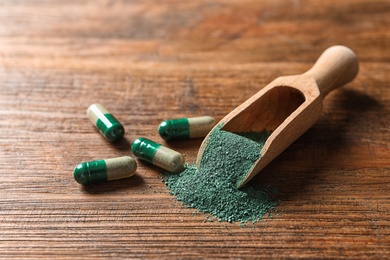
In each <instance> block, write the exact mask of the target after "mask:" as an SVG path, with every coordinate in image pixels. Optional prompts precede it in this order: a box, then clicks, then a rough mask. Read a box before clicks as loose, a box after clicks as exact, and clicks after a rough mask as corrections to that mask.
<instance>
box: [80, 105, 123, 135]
mask: <svg viewBox="0 0 390 260" xmlns="http://www.w3.org/2000/svg"><path fill="white" fill-rule="evenodd" d="M87 115H88V117H89V119H90V120H91V122H92V124H94V125H95V126H96V128H97V129H98V130H99V132H100V133H102V135H103V136H104V137H105V138H106V139H107V140H108V141H110V142H115V141H118V140H120V139H121V138H122V137H123V135H124V134H125V129H124V128H123V126H122V124H121V123H119V121H118V120H117V119H116V118H115V117H114V116H113V115H112V114H110V112H108V111H107V109H105V108H104V107H103V106H102V105H100V104H92V105H90V106H89V108H88V110H87Z"/></svg>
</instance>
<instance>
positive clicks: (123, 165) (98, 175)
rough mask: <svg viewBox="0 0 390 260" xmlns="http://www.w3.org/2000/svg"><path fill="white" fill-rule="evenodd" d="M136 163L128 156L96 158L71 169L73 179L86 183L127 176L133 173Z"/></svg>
mask: <svg viewBox="0 0 390 260" xmlns="http://www.w3.org/2000/svg"><path fill="white" fill-rule="evenodd" d="M136 170H137V163H136V162H135V160H134V159H133V158H131V157H130V156H123V157H118V158H111V159H105V160H96V161H91V162H83V163H80V164H78V165H77V166H76V167H75V168H74V171H73V177H74V178H75V180H76V181H77V182H78V183H80V184H82V185H87V184H91V183H99V182H107V181H113V180H119V179H124V178H128V177H131V176H133V175H134V173H135V171H136Z"/></svg>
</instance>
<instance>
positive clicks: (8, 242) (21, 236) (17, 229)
mask: <svg viewBox="0 0 390 260" xmlns="http://www.w3.org/2000/svg"><path fill="white" fill-rule="evenodd" d="M389 12H390V3H389V2H388V1H385V0H378V1H369V0H356V1H354V0H349V1H335V0H327V1H280V0H277V1H254V0H247V1H222V0H220V1H179V0H170V1H156V0H148V1H108V0H107V1H103V0H95V1H59V0H52V1H44V0H28V1H14V0H8V1H7V0H3V1H0V167H1V174H0V230H1V235H0V250H1V254H0V258H4V259H9V258H48V259H52V258H79V259H84V258H111V257H116V258H205V257H208V258H217V257H218V258H222V257H227V258H238V257H243V258H253V257H258V258H271V257H272V258H298V257H302V258H355V259H368V258H371V259H384V258H389V257H390V239H389V237H390V214H389V212H390V195H389V190H390V176H389V169H390V167H389V161H390V148H389V143H390V142H389V141H390V133H389V129H390V128H389V122H390V94H389V82H390V76H389V75H390V52H389V46H390V34H389V30H388V28H389V26H390V18H389V16H388V14H389ZM334 44H344V45H347V46H349V47H350V48H352V49H353V50H355V51H356V53H357V55H358V57H359V59H360V61H361V66H360V72H359V75H358V77H357V78H356V80H355V81H353V82H352V83H350V84H349V85H348V86H346V87H345V88H343V89H340V90H337V91H335V92H334V93H331V94H330V95H329V96H328V97H327V98H326V100H325V106H324V115H323V117H322V119H321V120H320V121H319V122H318V124H316V125H315V126H314V127H313V128H311V129H310V130H309V131H308V132H307V133H306V134H305V135H304V136H302V137H301V138H300V139H299V140H297V141H296V142H295V143H294V144H293V145H292V146H291V147H290V148H289V149H287V150H286V151H285V152H284V153H283V154H282V155H280V156H279V157H278V158H277V159H276V160H275V161H274V162H273V163H272V164H270V165H269V166H268V167H267V168H266V169H265V170H264V171H263V173H262V174H260V175H258V176H257V177H256V178H255V179H254V180H253V181H255V182H259V183H260V182H262V183H267V184H270V185H272V186H273V187H276V188H278V190H279V195H278V196H279V198H280V199H281V203H280V204H279V205H278V206H277V207H276V208H275V210H274V212H272V213H271V215H272V216H266V217H265V218H264V219H263V220H262V221H260V222H258V223H256V224H255V225H252V224H248V225H247V226H240V225H239V224H238V223H233V224H230V223H224V222H218V221H213V222H210V221H205V220H207V218H206V217H207V214H203V213H199V212H197V211H196V210H194V209H189V208H186V207H185V206H183V205H182V204H181V203H180V202H177V201H175V200H174V198H173V197H172V196H171V195H169V191H168V190H167V188H166V187H165V185H164V183H163V182H161V179H162V178H163V174H162V172H161V171H160V170H159V169H157V168H155V167H151V166H150V165H148V164H146V163H142V162H139V167H138V170H137V174H136V176H135V177H133V178H130V179H126V180H122V181H116V182H110V183H105V184H101V185H93V186H91V187H87V188H83V187H81V186H80V185H78V184H77V183H76V182H75V181H74V179H73V177H72V171H73V167H74V166H75V165H76V164H78V163H79V162H81V161H88V160H93V159H101V158H109V157H116V156H121V155H131V152H130V150H129V148H130V143H131V142H132V140H134V139H135V138H137V137H139V136H145V137H148V138H151V139H154V140H156V141H159V142H163V141H162V140H161V138H160V137H159V136H158V135H157V131H156V128H157V125H158V124H159V122H160V121H161V120H163V119H166V118H169V117H172V116H173V115H174V116H177V117H183V116H197V115H211V116H215V117H216V118H217V119H221V118H222V117H223V116H224V115H225V114H227V113H228V112H230V111H231V109H233V108H234V107H236V106H238V105H239V104H240V103H242V102H243V101H244V100H246V99H247V98H248V97H250V96H251V95H252V94H254V93H256V92H257V91H258V90H259V89H261V88H262V87H263V86H264V85H266V84H267V83H269V82H270V81H271V80H273V79H274V78H275V77H277V76H282V75H289V74H296V73H302V72H304V71H305V70H307V69H308V68H309V67H310V66H311V65H312V64H313V62H314V61H315V60H316V59H317V57H318V56H319V54H320V53H321V52H322V51H323V50H324V49H326V48H327V47H329V46H331V45H334ZM94 102H100V103H103V104H104V105H105V106H106V107H107V108H108V109H109V110H110V111H111V112H112V113H114V114H115V116H116V117H117V118H118V119H119V120H120V121H121V122H122V123H123V124H124V126H125V129H126V138H125V140H123V141H121V142H120V143H118V144H114V145H112V144H109V143H107V142H106V141H105V140H104V139H103V138H102V137H101V136H100V135H99V134H98V133H97V132H96V130H95V129H94V127H93V126H92V125H91V124H90V122H89V121H88V119H87V117H86V115H85V113H86V109H87V107H88V106H89V105H90V104H91V103H94ZM200 143H201V140H191V141H188V142H178V143H170V144H167V145H168V146H170V147H172V148H174V149H176V150H178V151H180V152H182V153H185V154H186V159H187V161H188V162H194V161H195V158H196V154H197V150H198V147H199V145H200Z"/></svg>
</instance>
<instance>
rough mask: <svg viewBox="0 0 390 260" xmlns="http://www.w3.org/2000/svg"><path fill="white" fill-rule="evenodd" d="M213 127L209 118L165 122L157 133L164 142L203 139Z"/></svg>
mask: <svg viewBox="0 0 390 260" xmlns="http://www.w3.org/2000/svg"><path fill="white" fill-rule="evenodd" d="M214 125H215V119H214V118H212V117H211V116H200V117H192V118H178V119H171V120H165V121H164V122H162V123H161V124H160V125H159V126H158V133H159V134H160V136H161V137H162V138H163V139H164V140H166V141H173V140H183V139H189V138H198V137H205V136H206V135H207V134H208V133H209V132H210V130H211V129H212V128H213V127H214Z"/></svg>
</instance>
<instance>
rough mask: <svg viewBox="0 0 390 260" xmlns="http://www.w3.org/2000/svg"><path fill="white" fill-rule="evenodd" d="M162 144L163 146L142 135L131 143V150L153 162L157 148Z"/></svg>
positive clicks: (141, 157)
mask: <svg viewBox="0 0 390 260" xmlns="http://www.w3.org/2000/svg"><path fill="white" fill-rule="evenodd" d="M160 146H161V144H158V143H156V142H153V141H151V140H149V139H146V138H143V137H141V138H137V139H136V140H135V141H134V142H133V143H132V144H131V151H132V152H133V154H134V155H135V156H137V157H138V158H140V159H142V160H145V161H147V162H150V163H151V162H152V160H153V157H154V154H155V153H156V151H157V149H158V148H159V147H160Z"/></svg>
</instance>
